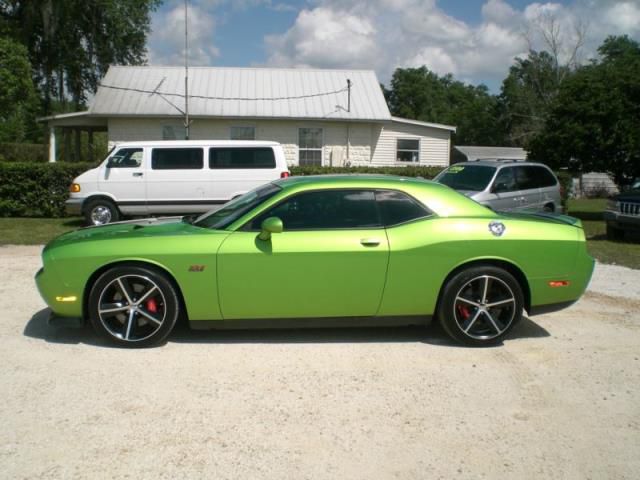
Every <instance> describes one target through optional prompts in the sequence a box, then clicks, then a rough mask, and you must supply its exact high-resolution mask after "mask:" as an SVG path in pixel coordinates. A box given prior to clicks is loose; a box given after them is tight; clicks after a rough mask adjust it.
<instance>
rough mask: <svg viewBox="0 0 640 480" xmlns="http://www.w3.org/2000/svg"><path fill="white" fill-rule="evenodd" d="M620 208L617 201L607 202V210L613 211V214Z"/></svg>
mask: <svg viewBox="0 0 640 480" xmlns="http://www.w3.org/2000/svg"><path fill="white" fill-rule="evenodd" d="M619 206H620V205H619V204H618V202H617V201H616V200H607V210H611V211H613V212H617V211H618V207H619Z"/></svg>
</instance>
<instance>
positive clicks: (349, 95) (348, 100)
mask: <svg viewBox="0 0 640 480" xmlns="http://www.w3.org/2000/svg"><path fill="white" fill-rule="evenodd" d="M347 112H351V80H350V79H348V78H347Z"/></svg>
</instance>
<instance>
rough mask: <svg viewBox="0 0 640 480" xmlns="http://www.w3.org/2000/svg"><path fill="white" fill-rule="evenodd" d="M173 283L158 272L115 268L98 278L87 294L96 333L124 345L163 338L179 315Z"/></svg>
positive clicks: (155, 341) (137, 344)
mask: <svg viewBox="0 0 640 480" xmlns="http://www.w3.org/2000/svg"><path fill="white" fill-rule="evenodd" d="M178 310H179V302H178V296H177V293H176V290H175V288H174V286H173V285H172V284H171V282H170V281H169V280H168V279H167V278H166V277H165V275H163V274H162V273H160V272H157V271H156V270H153V269H150V268H144V267H137V266H123V267H115V268H112V269H110V270H108V271H107V272H105V273H104V274H102V275H101V276H100V278H98V280H97V281H96V283H95V284H94V285H93V288H92V289H91V293H90V295H89V318H90V320H91V324H92V325H93V328H94V329H95V330H96V332H97V333H98V334H100V335H102V336H103V337H105V338H107V339H108V340H110V341H111V342H114V343H116V344H118V345H121V346H125V347H149V346H152V345H156V344H158V343H161V342H162V341H164V340H165V339H166V338H167V336H168V335H169V333H171V330H172V329H173V327H174V325H175V323H176V319H177V318H178Z"/></svg>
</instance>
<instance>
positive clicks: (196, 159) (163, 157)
mask: <svg viewBox="0 0 640 480" xmlns="http://www.w3.org/2000/svg"><path fill="white" fill-rule="evenodd" d="M202 158H203V154H202V148H154V149H153V151H152V153H151V168H152V169H153V170H200V169H201V168H202V167H203V166H204V162H203V160H202Z"/></svg>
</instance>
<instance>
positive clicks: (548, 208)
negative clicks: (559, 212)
mask: <svg viewBox="0 0 640 480" xmlns="http://www.w3.org/2000/svg"><path fill="white" fill-rule="evenodd" d="M542 210H543V211H545V212H547V213H553V212H555V211H556V207H555V205H554V204H553V203H547V204H546V205H545V206H544V208H543V209H542Z"/></svg>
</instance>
